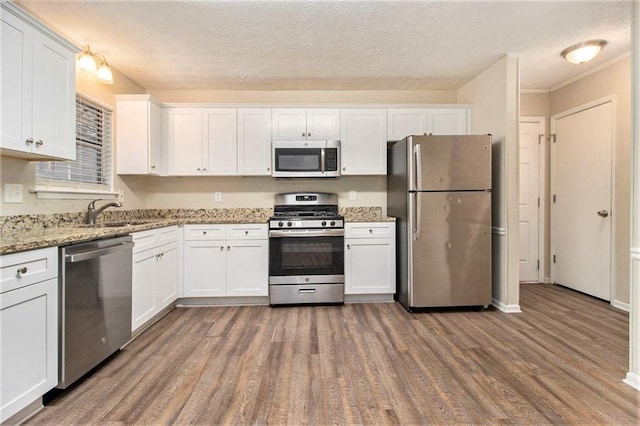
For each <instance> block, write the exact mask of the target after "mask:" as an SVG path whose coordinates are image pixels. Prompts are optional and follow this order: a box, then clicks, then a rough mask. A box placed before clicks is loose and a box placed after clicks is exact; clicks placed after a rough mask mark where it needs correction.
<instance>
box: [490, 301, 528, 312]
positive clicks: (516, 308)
mask: <svg viewBox="0 0 640 426" xmlns="http://www.w3.org/2000/svg"><path fill="white" fill-rule="evenodd" d="M491 304H492V305H493V306H495V307H496V308H497V309H498V310H500V311H502V312H504V313H507V314H518V313H521V312H522V309H520V305H505V304H504V303H502V302H500V301H499V300H496V299H492V300H491Z"/></svg>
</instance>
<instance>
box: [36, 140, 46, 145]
mask: <svg viewBox="0 0 640 426" xmlns="http://www.w3.org/2000/svg"><path fill="white" fill-rule="evenodd" d="M42 145H44V142H42V139H38V140H37V141H36V146H42Z"/></svg>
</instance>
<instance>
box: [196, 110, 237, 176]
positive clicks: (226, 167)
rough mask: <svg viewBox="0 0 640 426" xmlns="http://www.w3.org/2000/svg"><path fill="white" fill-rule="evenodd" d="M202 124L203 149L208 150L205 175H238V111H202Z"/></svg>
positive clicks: (204, 163) (204, 166)
mask: <svg viewBox="0 0 640 426" xmlns="http://www.w3.org/2000/svg"><path fill="white" fill-rule="evenodd" d="M202 124H203V128H202V135H203V149H205V150H206V156H205V161H204V162H203V170H202V172H203V174H206V175H235V174H237V172H238V163H237V161H238V160H237V157H238V154H237V132H238V130H237V112H236V109H235V108H204V109H203V110H202ZM203 152H205V151H203Z"/></svg>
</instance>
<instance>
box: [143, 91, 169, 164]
mask: <svg viewBox="0 0 640 426" xmlns="http://www.w3.org/2000/svg"><path fill="white" fill-rule="evenodd" d="M163 123H164V118H163V110H162V107H161V106H160V105H158V104H157V103H155V102H153V101H150V102H149V139H148V151H149V167H148V171H147V172H148V173H149V174H151V175H159V176H162V175H164V174H165V164H166V163H165V145H164V131H163V128H164V127H163Z"/></svg>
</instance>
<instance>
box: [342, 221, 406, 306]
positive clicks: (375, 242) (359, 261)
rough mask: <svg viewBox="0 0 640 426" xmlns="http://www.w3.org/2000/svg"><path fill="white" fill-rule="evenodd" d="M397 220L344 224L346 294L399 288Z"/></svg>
mask: <svg viewBox="0 0 640 426" xmlns="http://www.w3.org/2000/svg"><path fill="white" fill-rule="evenodd" d="M395 241H396V239H395V223H394V222H359V223H347V224H346V225H345V239H344V243H345V250H344V266H345V267H344V269H345V270H344V278H345V294H347V295H349V294H393V293H395V292H396V244H395Z"/></svg>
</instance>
